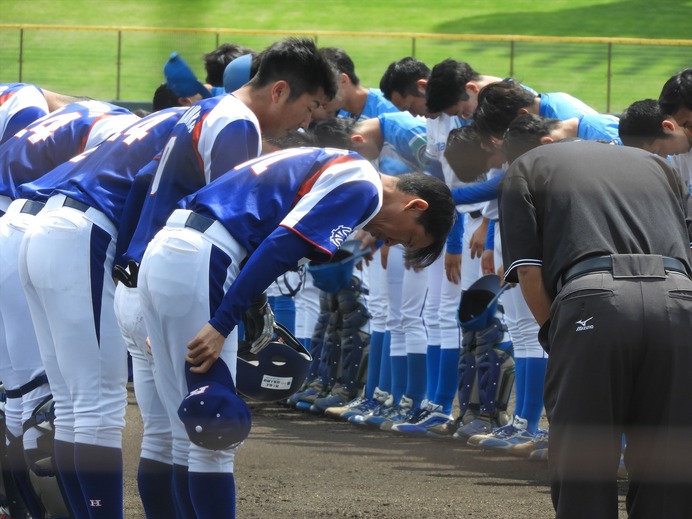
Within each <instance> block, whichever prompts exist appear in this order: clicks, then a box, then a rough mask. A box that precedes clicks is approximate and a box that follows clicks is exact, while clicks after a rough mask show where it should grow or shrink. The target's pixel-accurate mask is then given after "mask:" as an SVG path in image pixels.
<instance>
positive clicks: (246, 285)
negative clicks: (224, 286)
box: [209, 227, 315, 337]
mask: <svg viewBox="0 0 692 519" xmlns="http://www.w3.org/2000/svg"><path fill="white" fill-rule="evenodd" d="M314 250H315V247H314V245H312V244H310V243H308V242H307V241H305V240H304V239H302V238H301V237H300V236H298V235H297V234H296V233H294V232H293V231H291V230H290V229H286V228H284V227H278V228H277V229H276V230H274V231H273V232H272V233H271V234H270V235H269V236H268V237H267V238H266V239H265V240H264V241H263V242H262V243H261V245H260V246H259V247H258V248H257V250H256V251H255V252H254V253H253V254H252V255H251V256H250V259H248V261H247V263H246V264H245V266H244V267H243V268H242V269H241V271H240V273H239V274H238V277H237V278H236V279H235V281H233V283H231V286H230V287H229V289H228V291H227V292H226V293H225V294H224V296H223V299H222V300H221V304H220V305H219V308H218V309H217V310H216V313H214V316H213V317H212V318H211V319H210V320H209V324H211V325H212V326H213V327H214V328H215V329H216V330H217V331H218V332H219V333H221V334H222V335H223V336H224V337H226V336H228V334H229V333H231V331H232V330H233V328H235V326H236V325H237V324H238V323H239V322H240V321H241V319H242V317H243V314H244V313H245V310H247V309H248V308H249V307H250V306H251V305H252V302H253V301H254V300H255V298H256V297H257V296H258V295H260V294H261V293H262V292H264V291H265V290H266V289H267V287H268V286H269V285H271V284H272V282H273V281H274V280H275V279H276V278H278V277H279V276H281V275H282V274H283V273H285V272H286V271H288V270H290V269H291V268H294V267H295V266H296V265H297V264H298V261H300V259H301V258H305V257H309V256H310V254H311V253H312V252H314Z"/></svg>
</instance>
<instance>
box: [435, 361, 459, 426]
mask: <svg viewBox="0 0 692 519" xmlns="http://www.w3.org/2000/svg"><path fill="white" fill-rule="evenodd" d="M459 351H460V350H459V348H449V349H447V348H441V349H440V371H439V380H438V381H437V391H435V398H434V400H433V402H435V403H436V404H437V405H441V406H442V411H443V412H444V413H447V414H451V412H452V402H453V401H454V396H455V395H456V393H457V389H458V387H459Z"/></svg>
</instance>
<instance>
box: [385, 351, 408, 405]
mask: <svg viewBox="0 0 692 519" xmlns="http://www.w3.org/2000/svg"><path fill="white" fill-rule="evenodd" d="M389 360H390V362H391V364H392V389H391V391H390V393H392V397H393V398H394V403H395V404H398V403H399V400H401V397H402V395H403V394H404V391H406V369H407V366H406V355H397V356H395V357H389Z"/></svg>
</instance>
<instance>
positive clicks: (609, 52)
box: [606, 42, 613, 113]
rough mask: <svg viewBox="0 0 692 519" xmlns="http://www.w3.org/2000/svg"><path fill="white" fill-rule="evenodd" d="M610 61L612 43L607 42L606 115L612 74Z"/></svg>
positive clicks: (608, 110) (608, 108)
mask: <svg viewBox="0 0 692 519" xmlns="http://www.w3.org/2000/svg"><path fill="white" fill-rule="evenodd" d="M612 59H613V43H612V42H608V77H607V82H608V86H607V88H606V113H610V82H611V74H612V68H611V61H612Z"/></svg>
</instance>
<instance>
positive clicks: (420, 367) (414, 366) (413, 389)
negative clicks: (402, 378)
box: [406, 353, 427, 408]
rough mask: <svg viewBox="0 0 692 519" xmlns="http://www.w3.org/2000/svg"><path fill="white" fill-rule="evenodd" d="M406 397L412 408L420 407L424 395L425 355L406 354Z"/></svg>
mask: <svg viewBox="0 0 692 519" xmlns="http://www.w3.org/2000/svg"><path fill="white" fill-rule="evenodd" d="M406 366H407V370H408V373H407V377H406V396H407V397H409V398H411V399H412V400H413V407H414V408H417V407H420V404H421V402H422V401H423V399H424V398H425V394H426V375H427V372H426V369H427V368H426V354H425V353H408V354H406Z"/></svg>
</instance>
